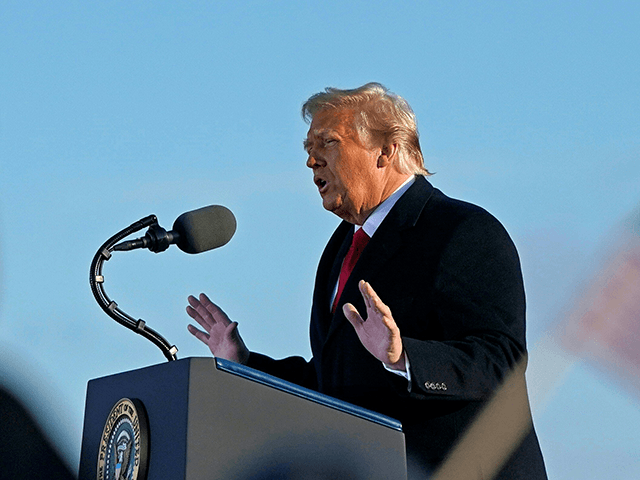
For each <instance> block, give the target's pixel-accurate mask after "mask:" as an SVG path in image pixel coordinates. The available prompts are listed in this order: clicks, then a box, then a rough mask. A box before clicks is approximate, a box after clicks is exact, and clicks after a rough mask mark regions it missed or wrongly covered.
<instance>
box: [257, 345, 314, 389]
mask: <svg viewBox="0 0 640 480" xmlns="http://www.w3.org/2000/svg"><path fill="white" fill-rule="evenodd" d="M247 366H248V367H251V368H255V369H256V370H260V371H261V372H264V373H268V374H269V375H273V376H274V377H278V378H281V379H282V380H286V381H288V382H291V383H295V384H296V385H300V386H301V387H305V388H310V389H312V390H317V389H318V385H317V380H316V372H315V364H314V360H313V359H311V361H309V362H307V361H306V360H305V359H304V358H302V357H298V356H293V357H287V358H283V359H280V360H275V359H273V358H271V357H268V356H266V355H263V354H261V353H255V352H251V354H250V355H249V361H248V362H247Z"/></svg>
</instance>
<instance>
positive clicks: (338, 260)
mask: <svg viewBox="0 0 640 480" xmlns="http://www.w3.org/2000/svg"><path fill="white" fill-rule="evenodd" d="M433 190H434V189H433V187H432V186H431V184H430V183H429V182H428V181H427V180H426V179H425V178H424V177H423V176H418V177H417V178H416V181H415V182H414V183H413V185H411V187H409V189H408V190H407V191H406V192H405V194H404V195H403V196H402V197H400V199H399V200H398V202H397V203H396V204H395V205H394V206H393V208H392V209H391V211H390V212H389V214H388V215H387V216H386V218H385V219H384V221H383V222H382V223H381V224H380V226H379V227H378V229H377V230H376V233H375V234H374V235H373V237H372V238H371V240H370V241H369V243H368V244H367V246H366V248H365V249H364V251H363V252H362V255H361V256H360V258H359V259H358V263H357V264H356V266H355V268H354V269H353V272H352V273H351V276H350V277H349V280H348V281H347V283H346V285H345V287H344V290H343V292H342V296H341V301H340V304H339V306H338V308H337V309H336V311H335V313H334V315H333V316H332V319H331V325H330V327H329V331H328V333H327V337H326V342H328V341H329V338H330V337H331V335H332V334H333V333H334V332H335V331H336V329H337V328H339V327H340V325H344V323H345V322H347V320H346V318H345V317H344V314H343V313H342V305H344V304H345V303H347V302H351V303H353V304H354V306H355V307H356V308H357V309H358V311H359V312H360V314H361V315H363V316H365V315H366V313H365V312H366V310H365V306H364V302H363V300H362V295H361V294H360V291H359V290H358V282H359V281H360V280H362V279H364V280H367V281H368V280H369V279H371V278H373V277H375V274H376V272H377V271H378V270H379V269H380V268H381V267H382V266H384V265H385V264H386V263H387V262H388V261H389V259H391V258H392V257H393V255H394V254H395V253H396V252H397V251H398V249H400V248H402V246H403V244H404V243H405V239H406V236H407V235H409V234H410V231H411V229H412V227H414V226H415V224H416V222H417V220H418V218H419V217H420V214H421V213H422V210H423V209H424V207H425V205H426V204H427V202H428V200H429V198H430V197H431V195H432V193H433ZM347 225H349V224H347ZM336 233H338V231H336ZM352 235H353V234H350V235H347V236H348V241H346V239H345V241H344V243H343V245H342V248H341V249H340V252H341V254H340V255H338V256H336V257H335V261H334V263H333V266H332V270H331V275H330V278H331V280H330V281H333V283H330V284H329V285H328V287H327V288H328V289H329V295H331V293H332V292H333V288H334V286H335V282H337V278H338V275H339V272H340V266H341V265H342V259H343V258H344V256H345V254H346V251H347V250H348V248H349V245H350V242H351V238H352ZM334 236H335V235H334ZM343 238H344V237H343ZM345 244H346V247H345ZM336 265H337V267H336ZM336 269H337V270H336ZM336 272H337V273H336ZM329 300H330V299H329V298H327V299H326V305H327V308H329ZM316 308H317V305H316ZM326 342H325V344H326Z"/></svg>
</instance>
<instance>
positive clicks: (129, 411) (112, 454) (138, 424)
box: [97, 398, 149, 480]
mask: <svg viewBox="0 0 640 480" xmlns="http://www.w3.org/2000/svg"><path fill="white" fill-rule="evenodd" d="M148 448H149V429H148V422H147V416H146V412H145V410H144V406H143V405H142V402H140V401H139V400H135V399H134V400H130V399H128V398H123V399H122V400H119V401H118V402H117V403H116V404H115V405H114V406H113V408H112V409H111V413H109V417H107V421H106V423H105V425H104V430H103V431H102V438H101V441H100V451H99V452H98V475H97V479H98V480H145V479H146V476H147V461H148V458H149V456H148V453H149V452H148Z"/></svg>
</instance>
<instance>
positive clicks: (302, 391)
mask: <svg viewBox="0 0 640 480" xmlns="http://www.w3.org/2000/svg"><path fill="white" fill-rule="evenodd" d="M215 361H216V368H217V369H218V370H221V371H223V372H227V373H231V374H233V375H238V376H240V377H243V378H246V379H248V380H251V381H253V382H256V383H261V384H263V385H266V386H268V387H272V388H275V389H277V390H280V391H282V392H286V393H289V394H291V395H296V396H298V397H301V398H304V399H307V400H311V401H313V402H316V403H319V404H321V405H325V406H327V407H330V408H333V409H335V410H339V411H341V412H345V413H348V414H350V415H354V416H356V417H360V418H363V419H365V420H368V421H370V422H374V423H377V424H378V425H382V426H385V427H388V428H391V429H393V430H397V431H399V432H402V423H401V422H400V421H398V420H396V419H395V418H391V417H388V416H386V415H383V414H381V413H378V412H374V411H372V410H368V409H366V408H362V407H358V406H356V405H353V404H351V403H348V402H344V401H342V400H338V399H337V398H334V397H331V396H329V395H324V394H322V393H319V392H316V391H314V390H310V389H308V388H304V387H301V386H299V385H296V384H295V383H291V382H287V381H286V380H282V379H280V378H278V377H274V376H273V375H269V374H267V373H264V372H261V371H259V370H256V369H253V368H250V367H247V366H245V365H241V364H239V363H235V362H231V361H229V360H225V359H223V358H216V359H215Z"/></svg>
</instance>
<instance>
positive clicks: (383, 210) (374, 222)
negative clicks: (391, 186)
mask: <svg viewBox="0 0 640 480" xmlns="http://www.w3.org/2000/svg"><path fill="white" fill-rule="evenodd" d="M415 179H416V177H415V175H411V176H410V177H409V178H408V179H407V180H406V181H405V182H404V183H403V184H402V185H400V186H399V187H398V189H397V190H396V191H395V192H393V193H392V194H391V195H389V196H388V197H387V198H386V200H385V201H384V202H382V203H381V204H380V205H378V206H377V207H376V209H375V210H374V211H373V212H372V213H371V215H369V216H368V217H367V219H366V220H365V222H364V224H363V225H362V228H364V233H366V234H367V235H368V236H369V238H371V237H373V234H374V233H376V230H378V227H379V226H380V224H381V223H382V221H383V220H384V219H385V218H386V217H387V214H388V213H389V212H390V211H391V209H392V208H393V206H394V205H395V204H396V202H397V201H398V200H399V199H400V197H401V196H402V195H403V194H404V192H406V191H407V190H409V187H410V186H411V185H412V184H413V182H414V181H415ZM359 228H361V227H360V226H359V225H356V228H355V230H354V231H358V229H359Z"/></svg>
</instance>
